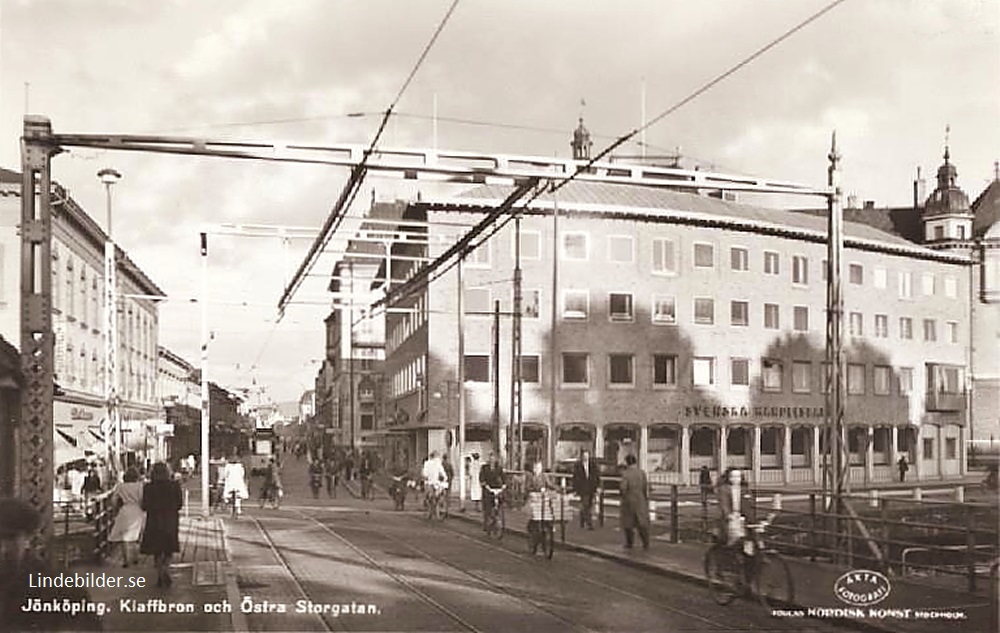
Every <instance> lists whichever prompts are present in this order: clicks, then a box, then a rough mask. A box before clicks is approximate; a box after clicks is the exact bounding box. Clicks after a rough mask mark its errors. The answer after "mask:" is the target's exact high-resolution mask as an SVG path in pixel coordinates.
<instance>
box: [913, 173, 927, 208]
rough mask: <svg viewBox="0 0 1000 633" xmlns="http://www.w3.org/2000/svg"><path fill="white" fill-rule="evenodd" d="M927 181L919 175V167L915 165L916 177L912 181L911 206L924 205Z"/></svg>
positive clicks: (918, 206) (920, 206)
mask: <svg viewBox="0 0 1000 633" xmlns="http://www.w3.org/2000/svg"><path fill="white" fill-rule="evenodd" d="M926 189H927V183H925V182H924V179H923V178H922V177H921V176H920V167H917V177H916V179H915V180H914V181H913V208H914V209H920V208H922V207H923V206H924V200H926V199H927V191H926Z"/></svg>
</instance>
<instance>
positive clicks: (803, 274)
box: [792, 255, 809, 286]
mask: <svg viewBox="0 0 1000 633" xmlns="http://www.w3.org/2000/svg"><path fill="white" fill-rule="evenodd" d="M792 283H793V284H799V285H802V286H804V285H806V284H808V283H809V259H808V258H806V257H804V256H802V255H793V256H792Z"/></svg>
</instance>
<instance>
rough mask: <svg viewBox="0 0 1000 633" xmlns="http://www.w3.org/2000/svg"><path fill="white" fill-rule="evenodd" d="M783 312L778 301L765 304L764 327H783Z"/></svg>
mask: <svg viewBox="0 0 1000 633" xmlns="http://www.w3.org/2000/svg"><path fill="white" fill-rule="evenodd" d="M780 314H781V312H780V309H779V308H778V304H777V303H765V304H764V328H765V329H768V330H777V329H779V328H780V327H781V316H780Z"/></svg>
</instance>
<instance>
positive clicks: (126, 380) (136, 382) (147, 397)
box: [55, 343, 156, 402]
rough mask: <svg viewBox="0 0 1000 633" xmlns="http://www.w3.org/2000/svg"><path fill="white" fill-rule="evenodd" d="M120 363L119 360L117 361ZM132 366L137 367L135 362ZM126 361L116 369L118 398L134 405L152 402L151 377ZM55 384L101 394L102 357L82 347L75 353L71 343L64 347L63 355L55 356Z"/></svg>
mask: <svg viewBox="0 0 1000 633" xmlns="http://www.w3.org/2000/svg"><path fill="white" fill-rule="evenodd" d="M119 362H120V363H121V359H119ZM135 364H138V362H136V363H135ZM132 366H133V365H130V364H129V363H128V362H127V361H126V362H125V363H121V364H120V365H119V367H118V389H119V394H118V395H119V396H120V397H121V398H124V399H126V400H133V401H138V402H153V401H154V400H155V389H156V385H155V384H154V376H153V373H152V371H150V372H149V373H148V374H147V373H145V372H144V371H142V369H140V370H139V371H138V372H137V371H135V370H134V369H132ZM55 370H56V374H55V375H56V380H57V381H58V382H60V383H61V384H64V385H65V386H67V387H73V388H77V389H80V390H82V391H90V392H92V393H99V394H103V393H104V389H105V384H104V382H105V371H106V370H105V364H104V361H103V356H102V355H99V354H98V353H97V351H96V350H95V351H91V352H90V354H89V355H88V353H87V350H86V348H85V347H83V346H82V345H81V346H80V349H79V352H76V350H75V348H74V347H73V344H72V343H69V344H67V345H66V348H65V351H64V352H61V353H60V351H58V350H57V353H56V362H55Z"/></svg>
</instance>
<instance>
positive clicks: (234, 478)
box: [222, 462, 250, 499]
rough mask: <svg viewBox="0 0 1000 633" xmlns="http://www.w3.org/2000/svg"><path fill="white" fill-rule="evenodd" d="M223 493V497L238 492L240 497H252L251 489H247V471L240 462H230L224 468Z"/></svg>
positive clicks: (227, 497) (237, 494) (226, 497)
mask: <svg viewBox="0 0 1000 633" xmlns="http://www.w3.org/2000/svg"><path fill="white" fill-rule="evenodd" d="M222 482H223V483H222V495H223V499H229V496H230V495H231V494H233V492H235V493H236V496H238V497H239V498H240V499H248V498H250V491H249V490H247V472H246V469H244V468H243V464H242V463H240V462H228V463H227V464H226V465H225V466H224V467H223V469H222Z"/></svg>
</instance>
